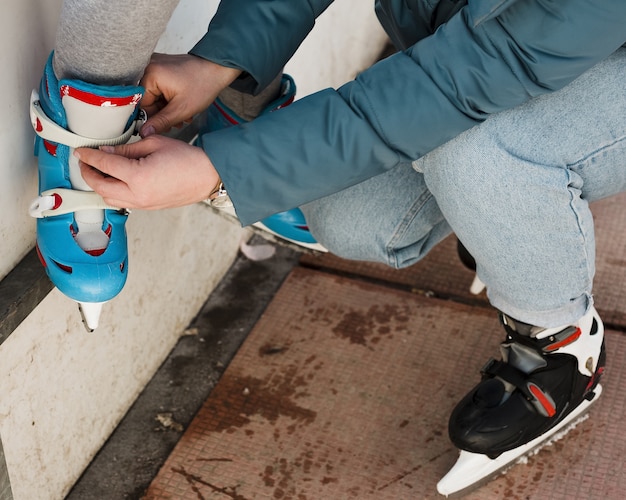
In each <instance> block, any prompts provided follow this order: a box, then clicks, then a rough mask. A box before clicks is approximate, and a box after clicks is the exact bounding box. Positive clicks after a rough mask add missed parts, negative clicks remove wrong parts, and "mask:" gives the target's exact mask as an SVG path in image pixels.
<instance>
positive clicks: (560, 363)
mask: <svg viewBox="0 0 626 500" xmlns="http://www.w3.org/2000/svg"><path fill="white" fill-rule="evenodd" d="M500 318H501V321H502V324H503V325H504V329H505V330H506V340H505V341H504V342H503V343H502V344H501V355H502V359H501V360H500V361H496V360H493V359H492V360H490V361H489V362H488V363H487V365H486V366H485V367H484V368H483V370H482V375H483V376H482V381H481V382H480V383H479V384H478V385H477V386H476V387H474V389H472V390H471V391H470V392H469V393H468V394H467V395H466V396H465V398H463V399H462V400H461V402H460V403H459V404H458V405H457V406H456V408H455V409H454V410H453V412H452V415H451V417H450V422H449V434H450V439H451V441H452V442H453V443H454V445H455V446H456V447H457V448H459V449H460V450H461V454H460V457H459V460H458V461H457V463H456V464H455V465H454V467H453V468H452V469H451V470H450V472H448V474H447V475H446V476H445V477H444V478H443V479H442V480H441V481H440V482H439V484H438V485H437V489H438V491H439V493H441V494H443V495H446V496H447V495H451V494H458V493H465V492H467V491H468V490H470V489H473V488H475V487H477V486H478V485H479V484H481V483H483V482H485V481H487V480H488V479H490V478H491V477H494V476H495V475H497V474H498V473H500V472H502V471H503V470H505V469H506V468H508V467H509V466H511V465H513V464H514V463H515V462H516V461H518V460H519V459H520V458H522V457H524V456H525V455H528V454H530V453H531V452H533V451H534V450H537V449H538V448H539V447H540V446H541V445H542V444H545V443H546V442H547V441H549V440H550V439H554V438H556V437H557V436H556V434H557V433H559V432H561V433H563V434H564V433H565V431H566V430H568V429H567V427H568V425H571V426H573V425H575V423H577V421H576V420H577V419H578V418H579V417H581V415H582V414H583V413H584V412H585V411H586V410H587V409H588V408H589V406H590V405H591V404H592V403H593V402H595V401H597V399H598V397H599V396H600V394H601V392H602V386H601V385H599V384H598V381H599V379H600V377H601V375H602V373H603V371H604V365H605V358H606V356H605V349H604V326H603V324H602V321H601V320H600V317H599V316H598V313H597V312H596V311H595V309H593V308H592V309H591V310H590V311H589V312H588V313H587V314H586V315H585V316H583V317H582V318H581V319H580V320H579V321H578V323H576V324H575V325H571V326H565V327H560V328H548V329H545V328H539V327H535V326H532V325H528V324H525V323H521V322H519V321H516V320H513V319H512V318H509V317H508V316H506V315H504V314H501V315H500Z"/></svg>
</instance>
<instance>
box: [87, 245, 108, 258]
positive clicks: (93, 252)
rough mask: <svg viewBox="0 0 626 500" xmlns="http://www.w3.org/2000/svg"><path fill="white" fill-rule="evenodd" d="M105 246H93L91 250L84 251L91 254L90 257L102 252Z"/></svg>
mask: <svg viewBox="0 0 626 500" xmlns="http://www.w3.org/2000/svg"><path fill="white" fill-rule="evenodd" d="M105 250H106V247H105V248H94V249H93V250H85V253H87V254H89V255H91V256H92V257H98V256H100V255H102V254H103V253H104V251H105Z"/></svg>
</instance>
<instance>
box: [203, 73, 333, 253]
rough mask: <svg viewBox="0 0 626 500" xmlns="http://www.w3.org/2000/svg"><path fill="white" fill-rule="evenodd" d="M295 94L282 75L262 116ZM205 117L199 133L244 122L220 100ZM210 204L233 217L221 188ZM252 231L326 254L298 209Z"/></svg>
mask: <svg viewBox="0 0 626 500" xmlns="http://www.w3.org/2000/svg"><path fill="white" fill-rule="evenodd" d="M295 95H296V85H295V83H294V81H293V79H292V78H291V77H290V76H289V75H283V78H282V82H281V90H280V95H279V97H278V98H277V99H275V100H274V101H272V102H271V103H269V104H268V105H267V106H266V108H265V109H264V110H263V111H262V113H261V115H263V114H265V113H270V112H272V111H275V110H278V109H280V108H284V107H285V106H288V105H289V104H291V103H292V102H293V100H294V98H295ZM205 116H206V118H205V120H204V122H203V125H202V128H201V132H200V133H207V132H214V131H216V130H221V129H223V128H227V127H232V126H233V125H239V124H241V123H245V122H246V120H244V119H243V118H241V117H240V116H238V115H237V114H236V113H235V112H234V111H233V110H232V109H230V108H229V107H228V106H226V105H225V104H224V103H223V102H222V101H221V100H220V99H219V98H218V99H216V100H215V101H214V102H213V104H211V106H210V107H209V109H208V110H207V111H206V115H205ZM210 204H211V206H213V207H215V208H217V209H219V210H220V211H222V212H224V213H227V214H228V215H231V216H233V217H236V215H235V212H234V209H233V206H232V202H231V201H230V198H229V197H228V193H227V191H226V189H224V188H223V186H222V187H221V189H220V190H219V191H218V194H217V198H215V199H214V200H212V201H211V202H210ZM252 228H253V229H255V230H256V232H257V233H259V234H260V235H261V236H263V237H265V238H268V239H272V240H275V241H277V242H278V243H287V244H288V245H289V246H295V247H296V248H298V249H299V250H302V249H306V250H313V251H317V252H327V250H326V248H324V247H323V246H322V245H320V244H319V243H318V242H317V241H316V240H315V238H314V237H313V235H312V234H311V232H310V231H309V227H308V225H307V223H306V220H305V218H304V214H303V213H302V211H301V210H300V209H299V208H293V209H291V210H287V211H286V212H280V213H277V214H274V215H271V216H269V217H267V218H266V219H263V220H262V221H260V222H257V223H255V224H253V226H252Z"/></svg>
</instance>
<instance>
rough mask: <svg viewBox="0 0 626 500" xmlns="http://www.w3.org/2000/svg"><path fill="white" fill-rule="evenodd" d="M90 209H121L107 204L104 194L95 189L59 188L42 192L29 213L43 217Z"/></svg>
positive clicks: (32, 204) (39, 217) (32, 215)
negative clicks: (96, 191)
mask: <svg viewBox="0 0 626 500" xmlns="http://www.w3.org/2000/svg"><path fill="white" fill-rule="evenodd" d="M90 209H100V210H104V209H110V210H120V208H118V207H112V206H111V205H107V204H106V203H105V202H104V200H103V199H102V196H100V195H99V194H98V193H95V192H94V191H76V190H75V189H64V188H57V189H49V190H48V191H44V192H43V193H41V196H39V197H38V198H36V199H35V200H34V201H33V202H32V203H31V205H30V207H29V209H28V213H29V214H30V216H31V217H36V218H38V219H41V218H43V217H53V216H55V215H63V214H69V213H72V212H76V211H78V210H90Z"/></svg>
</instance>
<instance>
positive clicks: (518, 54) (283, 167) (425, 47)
mask: <svg viewBox="0 0 626 500" xmlns="http://www.w3.org/2000/svg"><path fill="white" fill-rule="evenodd" d="M470 7H471V4H470V5H468V6H467V7H465V8H463V9H462V10H461V11H460V12H459V13H458V14H457V15H455V16H454V17H453V18H452V19H451V20H449V21H448V22H447V23H446V24H444V25H443V26H441V27H440V28H439V29H438V30H437V31H436V32H435V33H434V34H433V35H432V36H430V37H427V38H425V39H423V40H421V41H419V42H418V43H417V44H415V45H414V46H412V47H410V48H409V49H407V50H406V51H405V52H402V53H398V54H396V55H394V56H391V57H389V58H387V59H385V60H383V61H381V62H379V63H377V64H375V65H374V66H372V67H371V68H370V69H368V70H367V71H365V72H363V73H362V74H360V75H359V76H358V77H357V78H356V79H355V80H354V81H352V82H349V83H348V84H346V85H344V86H343V87H341V88H340V89H338V90H337V91H334V90H330V89H329V90H324V91H321V92H319V93H317V94H313V95H311V96H308V97H305V98H303V99H301V100H299V101H296V102H295V103H294V104H293V105H291V106H289V107H287V108H284V109H282V110H280V111H277V112H275V113H270V114H267V115H264V116H262V117H260V118H258V119H257V120H255V121H253V122H251V123H249V124H246V125H244V126H239V127H235V128H231V129H226V130H222V131H218V132H214V133H211V134H206V135H204V136H202V138H201V145H202V147H203V148H204V149H205V151H206V152H207V154H208V155H209V157H210V158H211V160H212V161H213V163H214V165H215V167H216V168H217V170H218V171H219V173H220V175H221V177H222V180H223V181H224V184H225V185H226V188H227V189H228V191H229V194H230V196H231V198H232V199H233V202H234V205H235V209H236V211H237V215H238V216H239V219H240V220H241V222H242V224H244V225H246V224H250V223H253V222H255V221H257V220H259V219H262V218H264V217H266V216H268V215H270V214H272V213H275V212H279V211H283V210H287V209H290V208H293V207H295V206H298V205H301V204H303V203H306V202H308V201H311V200H314V199H318V198H321V197H323V196H326V195H328V194H331V193H334V192H337V191H339V190H341V189H344V188H346V187H349V186H351V185H353V184H356V183H358V182H360V181H362V180H365V179H367V178H370V177H372V176H375V175H378V174H380V173H382V172H384V171H385V170H387V169H390V168H392V167H394V166H396V165H397V164H398V163H400V162H403V161H411V160H414V159H417V158H419V157H421V156H422V155H424V154H426V153H428V152H429V151H431V150H433V149H434V148H436V147H438V146H440V145H441V144H443V143H445V142H446V141H448V140H450V139H451V138H453V137H455V136H457V135H458V134H460V133H461V132H463V131H465V130H467V129H469V128H470V127H473V126H474V125H476V124H478V123H480V122H482V121H483V120H484V119H485V118H486V117H487V116H488V115H489V114H491V113H496V112H498V111H500V110H504V109H508V108H512V107H514V106H517V105H519V104H521V103H523V102H525V101H527V100H528V99H530V98H532V97H534V96H537V95H540V94H543V93H546V92H551V91H555V90H557V89H559V88H562V87H563V86H565V85H567V84H568V83H569V82H571V81H572V80H574V79H575V78H576V77H577V76H579V75H580V74H582V73H583V72H584V71H586V70H587V69H589V68H591V67H592V66H593V65H594V64H596V63H597V62H599V61H600V60H602V59H604V58H605V57H607V56H608V55H610V54H611V53H612V52H614V51H615V50H616V49H617V48H619V46H620V45H622V44H623V43H624V40H625V38H626V37H625V29H624V26H626V2H624V1H623V0H595V1H594V2H589V1H588V0H518V1H516V2H514V3H512V4H511V5H510V6H509V7H508V8H507V9H505V10H504V11H498V12H497V13H496V14H494V15H492V16H489V15H485V16H482V17H480V18H475V17H474V16H472V11H471V9H470Z"/></svg>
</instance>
